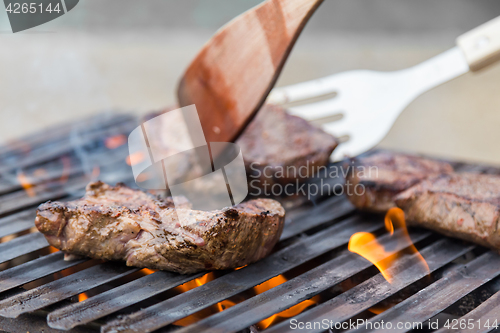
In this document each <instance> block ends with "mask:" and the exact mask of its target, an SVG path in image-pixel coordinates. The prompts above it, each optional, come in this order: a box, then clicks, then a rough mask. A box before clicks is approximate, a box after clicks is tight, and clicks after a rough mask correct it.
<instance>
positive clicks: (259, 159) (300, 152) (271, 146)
mask: <svg viewBox="0 0 500 333" xmlns="http://www.w3.org/2000/svg"><path fill="white" fill-rule="evenodd" d="M175 108H176V107H171V108H168V109H167V110H165V111H163V112H168V111H171V110H173V109H175ZM163 112H162V113H163ZM158 115H159V114H158V113H156V114H151V115H148V116H147V117H146V119H145V120H146V121H147V120H150V119H152V118H154V117H156V116H158ZM178 121H183V120H182V119H173V118H172V119H169V120H168V121H165V122H156V123H155V124H153V126H156V128H155V129H154V132H155V133H158V134H157V135H154V136H152V137H150V138H149V140H150V143H151V145H153V146H154V147H156V149H162V150H163V151H165V154H164V155H170V154H172V153H177V152H178V151H176V150H175V148H174V147H173V145H172V142H176V137H178V136H179V134H178V131H179V129H178V128H177V127H178V126H176V125H175V124H176V123H177V122H178ZM236 143H237V144H238V145H239V147H240V148H241V151H242V154H243V159H244V161H245V168H246V171H247V175H248V181H249V182H251V181H254V183H253V186H257V187H259V186H261V187H262V185H264V182H266V183H267V184H268V186H269V185H272V184H274V183H281V184H288V183H295V182H296V181H299V182H304V181H306V180H307V179H309V178H310V177H312V176H313V175H314V174H315V173H316V171H317V170H318V168H319V167H322V166H325V165H326V164H328V160H329V157H330V155H331V153H332V151H333V150H334V149H335V147H337V145H338V141H337V139H336V138H335V137H333V136H331V135H330V134H328V133H326V132H324V131H323V130H321V129H319V128H317V127H314V126H312V125H311V124H309V123H308V122H307V121H306V120H304V119H302V118H299V117H296V116H292V115H290V114H288V113H287V112H286V110H285V109H283V108H282V107H280V106H275V105H269V104H266V105H264V106H263V107H262V109H261V110H260V111H259V112H258V113H257V115H256V117H255V118H254V119H253V120H252V122H251V123H250V124H249V125H248V127H247V128H246V129H245V130H244V132H243V133H242V135H241V136H240V137H239V138H238V140H237V141H236ZM193 164H194V163H193V161H182V163H179V164H178V173H179V177H181V176H180V175H182V174H185V173H186V172H188V173H196V172H197V170H196V169H193V168H192V165H193ZM299 168H300V169H299ZM298 170H301V172H300V173H299V172H298ZM187 178H193V177H191V176H188V177H187Z"/></svg>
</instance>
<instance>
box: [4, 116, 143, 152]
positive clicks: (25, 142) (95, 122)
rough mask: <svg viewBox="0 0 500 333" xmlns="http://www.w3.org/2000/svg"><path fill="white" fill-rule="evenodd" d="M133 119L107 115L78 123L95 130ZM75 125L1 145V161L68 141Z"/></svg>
mask: <svg viewBox="0 0 500 333" xmlns="http://www.w3.org/2000/svg"><path fill="white" fill-rule="evenodd" d="M133 119H134V118H133V117H132V116H130V115H127V114H117V113H115V114H112V113H105V114H100V115H97V116H96V115H94V116H90V117H87V118H84V119H81V120H79V121H78V126H80V127H82V128H90V129H94V130H95V129H98V128H105V127H108V126H113V125H117V124H119V123H122V122H128V121H131V120H133ZM74 124H75V123H74V122H71V123H66V124H58V125H57V126H54V127H52V128H48V129H44V130H43V131H39V132H36V133H33V134H31V135H28V136H26V137H24V138H23V139H21V140H18V141H15V142H14V143H11V144H6V145H1V146H0V161H4V160H9V159H12V158H15V157H17V156H19V155H21V156H23V155H26V153H27V151H28V152H30V153H31V151H33V150H36V149H38V148H39V147H40V146H48V145H53V144H57V143H58V142H62V141H64V140H67V139H68V136H69V135H70V133H71V132H72V131H73V130H74Z"/></svg>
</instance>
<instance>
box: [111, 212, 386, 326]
mask: <svg viewBox="0 0 500 333" xmlns="http://www.w3.org/2000/svg"><path fill="white" fill-rule="evenodd" d="M381 228H382V226H381V225H380V223H376V222H375V221H363V220H360V219H359V218H349V219H347V220H345V221H342V222H340V223H337V224H335V225H333V226H332V227H330V228H327V229H324V230H322V231H320V232H318V233H317V234H315V235H313V236H310V237H304V238H301V239H300V240H299V241H298V242H297V243H294V244H292V245H291V246H289V247H287V248H284V249H282V250H280V251H278V252H275V253H273V254H271V255H270V256H268V257H266V258H264V259H262V260H260V261H258V262H256V263H254V264H252V265H249V266H246V267H244V268H242V269H239V270H236V271H233V272H231V273H228V274H226V275H224V276H222V277H219V278H218V279H215V280H213V281H210V282H208V283H206V284H204V285H202V286H199V287H197V288H195V289H191V290H189V291H186V292H184V293H182V294H180V295H177V296H175V297H172V298H170V299H167V300H165V301H163V302H160V303H158V304H155V305H153V306H150V307H148V308H146V309H144V310H141V311H138V312H135V313H133V314H131V315H129V316H126V317H125V318H123V319H120V320H115V321H112V322H110V323H108V324H107V325H105V326H103V328H102V331H103V332H114V331H116V330H118V331H120V332H151V331H152V330H155V329H157V328H160V327H163V326H165V325H168V324H170V323H172V322H174V321H176V320H178V319H181V318H184V317H186V316H189V315H191V314H193V313H195V312H197V311H199V310H201V309H203V308H205V307H208V306H210V305H213V304H216V303H217V302H220V301H222V300H224V299H227V298H229V297H231V296H234V295H236V294H238V293H240V292H242V291H245V290H248V289H250V288H252V287H254V286H256V285H258V284H260V283H262V282H264V281H266V280H269V279H271V278H273V277H275V276H276V275H278V274H282V273H284V272H285V271H287V270H290V269H292V268H294V267H297V266H298V265H300V264H302V263H304V262H306V261H308V260H310V259H312V258H314V257H317V256H319V255H321V254H323V253H326V252H327V251H330V250H332V249H334V248H337V247H339V246H345V245H346V244H347V242H348V241H349V237H350V236H351V235H352V234H353V233H355V232H358V231H367V232H370V231H372V232H373V231H375V230H378V229H381Z"/></svg>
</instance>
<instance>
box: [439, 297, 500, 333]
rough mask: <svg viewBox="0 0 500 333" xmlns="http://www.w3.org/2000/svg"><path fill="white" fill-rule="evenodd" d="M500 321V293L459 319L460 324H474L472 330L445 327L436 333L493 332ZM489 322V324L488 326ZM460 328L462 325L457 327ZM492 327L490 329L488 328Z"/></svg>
mask: <svg viewBox="0 0 500 333" xmlns="http://www.w3.org/2000/svg"><path fill="white" fill-rule="evenodd" d="M499 319H500V291H499V292H497V293H495V294H494V295H492V296H491V297H490V298H488V299H487V300H486V301H484V302H483V303H481V304H480V305H479V306H478V307H477V308H475V309H474V310H472V311H471V312H469V313H467V314H466V315H465V316H463V317H462V318H460V319H459V323H460V322H464V323H467V324H469V323H470V322H473V324H474V326H473V328H472V329H470V328H468V329H467V328H466V329H464V328H461V329H448V328H446V327H443V328H441V329H439V330H437V331H436V333H444V332H448V333H452V332H457V333H486V332H491V331H492V330H493V329H495V327H494V326H495V325H496V324H495V322H496V323H497V324H500V323H499V321H500V320H499ZM488 322H489V324H487V323H488ZM457 326H458V327H460V325H457ZM488 326H490V327H488Z"/></svg>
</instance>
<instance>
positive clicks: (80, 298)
mask: <svg viewBox="0 0 500 333" xmlns="http://www.w3.org/2000/svg"><path fill="white" fill-rule="evenodd" d="M87 298H89V297H88V296H87V294H86V293H81V294H78V302H83V301H85V300H86V299H87Z"/></svg>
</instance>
